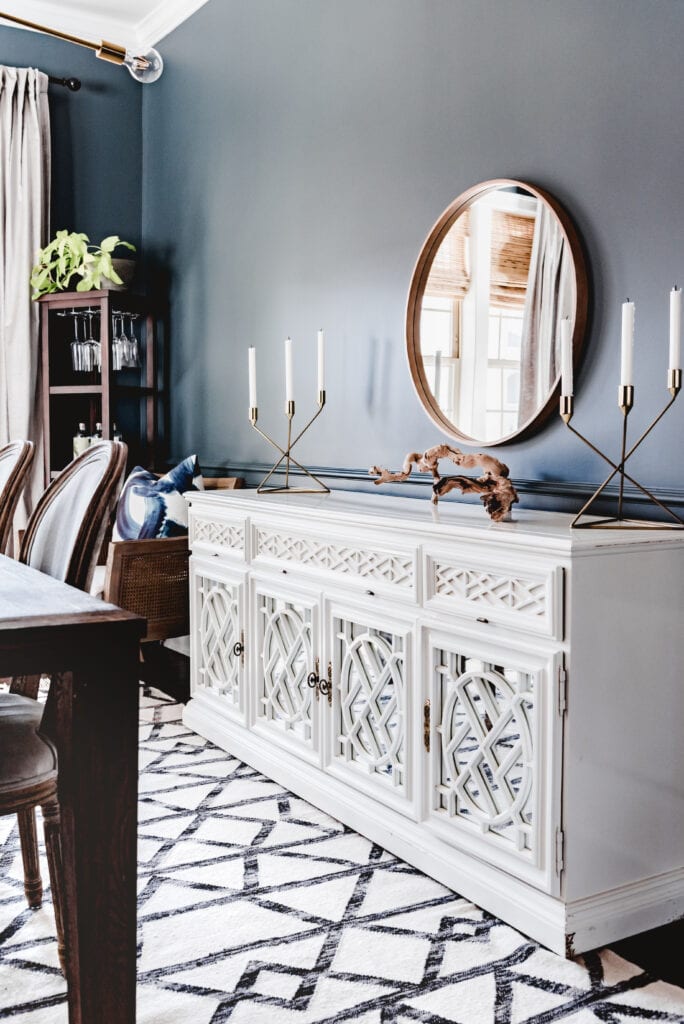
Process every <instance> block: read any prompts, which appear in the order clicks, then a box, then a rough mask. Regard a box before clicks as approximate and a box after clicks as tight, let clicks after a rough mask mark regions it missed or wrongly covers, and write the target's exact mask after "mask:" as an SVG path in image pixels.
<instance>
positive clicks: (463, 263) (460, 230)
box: [425, 210, 470, 299]
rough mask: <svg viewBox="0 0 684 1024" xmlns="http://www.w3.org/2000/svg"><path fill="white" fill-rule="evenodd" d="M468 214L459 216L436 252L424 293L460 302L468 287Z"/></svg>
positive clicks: (467, 211) (467, 212) (468, 212)
mask: <svg viewBox="0 0 684 1024" xmlns="http://www.w3.org/2000/svg"><path fill="white" fill-rule="evenodd" d="M469 239H470V211H469V210H466V212H465V213H464V214H463V215H462V216H461V217H459V218H458V219H457V220H456V221H455V223H454V224H453V226H452V227H451V228H450V229H449V231H448V232H447V234H446V235H445V236H444V238H443V239H442V242H441V244H440V246H439V248H438V250H437V253H436V255H435V258H434V260H433V261H432V267H431V268H430V275H429V277H428V279H427V282H426V285H425V294H426V295H431V296H433V297H437V298H442V299H463V298H465V296H466V295H467V294H468V288H469V287H470V260H469V251H468V243H469Z"/></svg>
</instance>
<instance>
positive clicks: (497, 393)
mask: <svg viewBox="0 0 684 1024" xmlns="http://www.w3.org/2000/svg"><path fill="white" fill-rule="evenodd" d="M501 372H502V371H501V370H500V369H499V368H498V367H496V366H490V367H489V368H488V369H487V409H491V410H492V411H494V410H498V409H501V384H502V379H501Z"/></svg>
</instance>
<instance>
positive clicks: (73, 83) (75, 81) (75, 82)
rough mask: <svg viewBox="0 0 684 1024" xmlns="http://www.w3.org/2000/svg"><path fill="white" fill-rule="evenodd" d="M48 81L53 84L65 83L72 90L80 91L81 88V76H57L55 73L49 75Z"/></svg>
mask: <svg viewBox="0 0 684 1024" xmlns="http://www.w3.org/2000/svg"><path fill="white" fill-rule="evenodd" d="M48 81H50V82H51V83H52V84H53V85H63V86H65V87H66V88H67V89H70V90H71V92H78V90H79V89H80V88H81V79H80V78H56V77H55V76H54V75H48Z"/></svg>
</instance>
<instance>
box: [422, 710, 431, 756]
mask: <svg viewBox="0 0 684 1024" xmlns="http://www.w3.org/2000/svg"><path fill="white" fill-rule="evenodd" d="M423 746H424V747H425V753H426V754H429V753H430V701H429V700H426V701H425V703H424V704H423Z"/></svg>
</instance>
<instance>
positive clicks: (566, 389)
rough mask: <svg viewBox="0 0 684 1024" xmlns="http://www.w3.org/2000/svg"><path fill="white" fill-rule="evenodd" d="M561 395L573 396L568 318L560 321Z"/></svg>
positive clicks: (570, 338) (569, 323) (569, 324)
mask: <svg viewBox="0 0 684 1024" xmlns="http://www.w3.org/2000/svg"><path fill="white" fill-rule="evenodd" d="M560 326H561V395H573V394H574V391H573V379H572V369H573V367H572V324H571V322H570V317H568V316H566V317H563V319H562V320H561V324H560Z"/></svg>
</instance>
